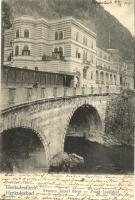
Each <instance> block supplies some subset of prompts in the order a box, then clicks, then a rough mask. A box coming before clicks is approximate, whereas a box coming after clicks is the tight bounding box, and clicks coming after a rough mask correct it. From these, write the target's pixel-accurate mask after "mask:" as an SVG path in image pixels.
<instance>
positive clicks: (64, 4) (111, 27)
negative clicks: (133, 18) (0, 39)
mask: <svg viewBox="0 0 135 200" xmlns="http://www.w3.org/2000/svg"><path fill="white" fill-rule="evenodd" d="M5 1H6V2H7V3H8V4H9V5H10V6H11V8H12V12H13V16H14V17H16V16H20V15H26V14H27V15H34V16H42V17H45V18H48V19H54V18H60V17H63V16H73V17H75V18H76V19H78V20H80V21H81V22H82V23H83V24H84V25H86V26H87V27H89V28H90V29H92V30H94V31H96V32H97V45H98V46H99V47H102V48H108V47H109V32H110V40H111V42H110V48H117V49H119V50H120V52H121V54H122V57H123V58H124V59H125V60H129V59H131V58H133V45H132V43H133V37H132V35H131V33H130V32H129V31H128V30H127V29H126V28H125V27H124V26H122V24H120V22H119V21H118V20H117V19H116V18H115V17H114V16H112V15H110V14H109V13H108V12H107V11H105V10H104V8H103V7H102V6H100V5H99V4H96V3H95V1H94V0H5Z"/></svg>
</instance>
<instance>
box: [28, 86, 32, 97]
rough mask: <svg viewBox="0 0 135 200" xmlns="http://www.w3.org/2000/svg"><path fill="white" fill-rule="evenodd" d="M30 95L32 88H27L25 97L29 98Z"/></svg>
mask: <svg viewBox="0 0 135 200" xmlns="http://www.w3.org/2000/svg"><path fill="white" fill-rule="evenodd" d="M31 97H32V88H27V99H28V100H30V99H31Z"/></svg>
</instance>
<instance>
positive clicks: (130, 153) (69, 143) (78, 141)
mask: <svg viewBox="0 0 135 200" xmlns="http://www.w3.org/2000/svg"><path fill="white" fill-rule="evenodd" d="M64 151H65V152H67V153H76V154H78V155H80V156H82V157H83V158H84V165H83V166H81V167H76V168H73V169H71V173H96V174H107V173H111V174H131V173H133V171H134V148H133V147H130V146H126V145H119V146H118V145H115V146H110V147H106V146H104V145H102V144H98V143H95V142H90V141H88V140H86V139H85V138H80V137H66V141H65V147H64Z"/></svg>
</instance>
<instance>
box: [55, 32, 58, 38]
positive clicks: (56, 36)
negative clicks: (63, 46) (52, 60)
mask: <svg viewBox="0 0 135 200" xmlns="http://www.w3.org/2000/svg"><path fill="white" fill-rule="evenodd" d="M55 40H58V32H55Z"/></svg>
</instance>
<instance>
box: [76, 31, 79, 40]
mask: <svg viewBox="0 0 135 200" xmlns="http://www.w3.org/2000/svg"><path fill="white" fill-rule="evenodd" d="M78 37H79V35H78V32H77V33H76V41H78Z"/></svg>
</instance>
